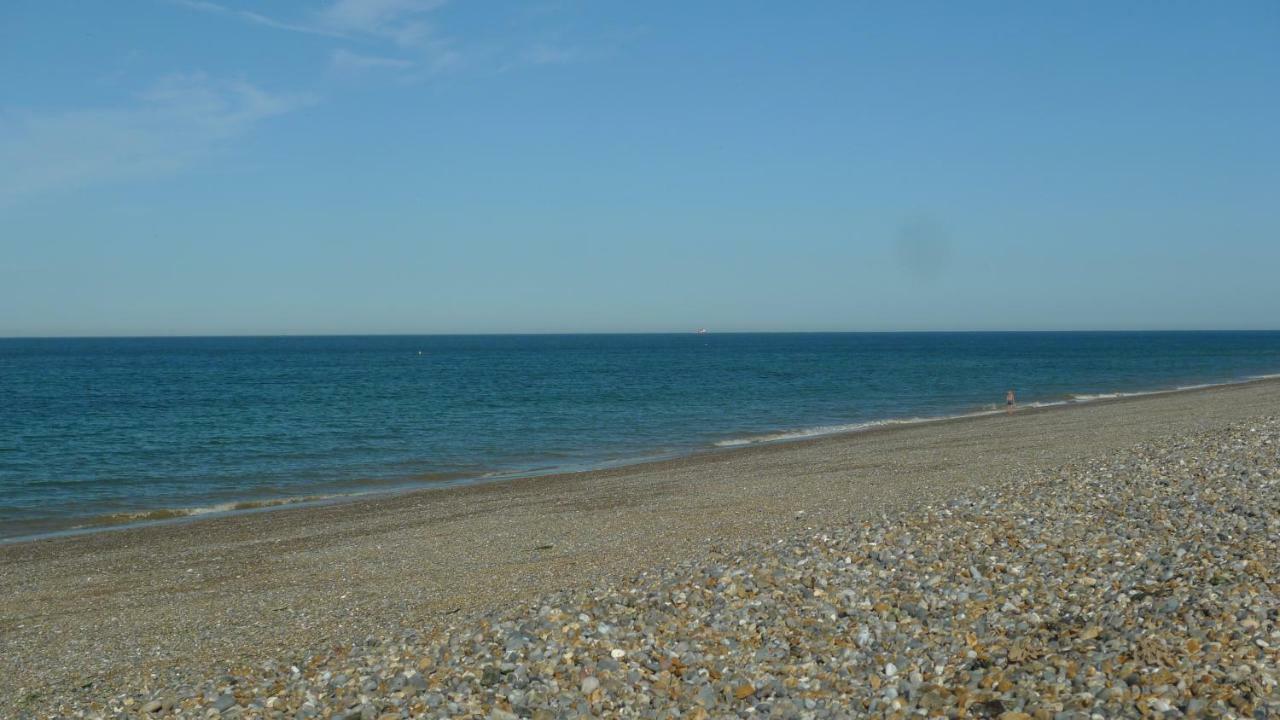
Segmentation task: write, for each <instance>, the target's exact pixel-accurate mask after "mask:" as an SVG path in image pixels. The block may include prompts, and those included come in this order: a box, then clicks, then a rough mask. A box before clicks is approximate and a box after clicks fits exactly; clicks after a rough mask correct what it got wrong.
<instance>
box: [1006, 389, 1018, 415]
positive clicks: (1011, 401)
mask: <svg viewBox="0 0 1280 720" xmlns="http://www.w3.org/2000/svg"><path fill="white" fill-rule="evenodd" d="M1017 402H1018V400H1017V398H1016V397H1014V394H1013V388H1009V391H1008V392H1006V393H1005V394H1004V411H1005V414H1007V415H1012V414H1013V406H1014V405H1016V404H1017Z"/></svg>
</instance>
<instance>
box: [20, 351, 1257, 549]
mask: <svg viewBox="0 0 1280 720" xmlns="http://www.w3.org/2000/svg"><path fill="white" fill-rule="evenodd" d="M1272 381H1280V373H1268V374H1263V375H1251V376H1246V377H1243V378H1239V379H1232V380H1224V381H1221V382H1211V383H1203V384H1195V385H1179V386H1176V387H1172V388H1157V389H1153V390H1133V391H1116V392H1111V393H1094V394H1080V395H1077V394H1070V395H1069V396H1068V397H1067V399H1064V400H1041V401H1033V402H1029V403H1026V404H1025V405H1019V406H1018V409H1017V411H1016V413H1015V414H1016V415H1025V414H1027V413H1030V412H1040V411H1045V410H1053V409H1060V408H1070V407H1076V406H1081V405H1086V404H1094V403H1108V402H1116V401H1125V400H1132V399H1136V398H1144V397H1152V396H1161V395H1169V394H1175V393H1188V392H1196V391H1202V390H1212V389H1216V388H1225V387H1233V386H1241V385H1250V384H1254V383H1265V382H1272ZM1004 413H1005V410H1004V409H1003V408H1000V407H993V408H991V409H985V410H972V411H968V412H959V413H955V414H949V415H938V416H923V417H915V416H913V417H891V418H882V419H876V420H868V421H862V422H854V423H842V424H838V425H827V426H809V427H799V428H793V429H785V430H775V431H770V432H765V433H760V434H756V435H746V436H742V437H735V438H726V439H724V440H719V441H716V442H714V443H712V444H711V445H710V446H690V447H688V448H684V449H681V450H677V451H673V452H670V453H665V454H657V455H642V456H638V457H635V458H622V459H617V460H610V461H597V462H585V463H582V464H580V465H578V466H573V465H570V466H560V467H553V468H547V469H545V470H512V471H509V472H502V471H497V472H492V473H486V474H484V475H480V476H476V477H459V478H456V479H451V480H447V481H443V482H441V481H425V482H424V481H421V480H417V479H414V478H406V479H405V480H404V481H388V482H386V483H380V484H386V485H389V487H386V488H384V489H370V490H354V491H351V492H335V493H332V494H326V495H309V496H292V497H275V498H266V499H262V500H253V499H241V500H236V499H231V500H226V501H223V502H220V503H217V504H214V505H209V506H192V507H157V508H154V509H151V510H146V509H140V510H136V511H124V512H118V513H108V514H104V515H95V516H88V517H85V518H82V519H80V520H78V521H77V522H79V523H80V524H77V525H72V526H70V527H59V528H56V529H50V530H47V531H39V532H34V533H27V534H22V535H14V536H10V537H0V547H3V546H5V545H12V544H20V543H27V542H39V541H43V540H52V539H59V538H67V537H78V536H84V535H94V534H97V533H103V532H118V531H122V530H132V529H137V528H145V527H152V526H163V525H172V524H181V523H191V522H201V521H205V520H214V519H218V518H224V517H234V516H238V515H249V514H259V513H264V512H277V511H283V510H295V509H296V510H303V509H307V508H314V507H321V506H328V505H335V504H345V503H351V502H362V501H367V500H377V499H381V498H394V497H398V496H402V495H409V494H413V493H418V492H432V491H440V490H450V489H454V488H460V487H473V486H479V485H495V484H496V485H500V484H502V483H508V482H515V481H524V480H533V479H538V478H550V477H558V476H562V475H582V474H585V473H595V472H602V471H608V470H614V469H623V468H633V467H638V466H643V465H649V464H652V463H661V462H666V461H672V460H682V459H686V458H694V457H699V456H702V455H707V454H713V453H723V452H735V451H740V450H746V449H750V448H759V447H767V446H772V445H781V444H791V443H797V442H804V441H808V440H819V439H824V438H835V437H848V436H856V435H859V434H862V433H868V432H875V431H878V430H882V429H886V428H898V427H908V426H919V425H926V426H927V425H934V424H938V423H945V422H953V421H964V420H974V419H981V418H984V417H991V416H996V415H1002V414H1004ZM117 518H118V519H117Z"/></svg>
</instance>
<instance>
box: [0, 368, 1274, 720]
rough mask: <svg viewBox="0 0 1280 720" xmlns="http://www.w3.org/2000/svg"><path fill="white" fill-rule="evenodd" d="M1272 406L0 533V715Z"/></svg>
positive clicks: (754, 451)
mask: <svg viewBox="0 0 1280 720" xmlns="http://www.w3.org/2000/svg"><path fill="white" fill-rule="evenodd" d="M1277 409H1280V382H1278V381H1275V380H1270V381H1260V382H1256V383H1251V384H1247V385H1239V386H1227V387H1219V388H1211V389H1204V390H1195V391H1188V392H1182V393H1175V394H1168V395H1155V396H1144V397H1136V398H1126V399H1120V400H1114V401H1103V402H1097V403H1090V404H1084V405H1074V406H1063V407H1057V408H1047V409H1043V410H1035V411H1025V412H1022V413H1019V414H1018V415H1015V416H1014V417H1011V418H1010V417H1005V416H993V417H982V418H972V419H962V420H953V421H945V422H939V423H932V424H923V425H910V426H898V427H888V428H883V429H878V430H873V431H867V432H862V433H856V434H852V435H846V436H833V437H827V438H818V439H813V440H806V441H800V442H793V443H787V444H780V445H771V446H761V447H748V448H742V449H735V450H728V451H723V452H716V453H709V454H705V455H699V456H695V457H691V458H685V459H680V460H670V461H663V462H656V463H649V464H644V465H636V466H631V467H626V468H618V469H613V470H606V471H597V472H590V473H578V474H569V475H560V476H550V477H540V478H531V479H526V480H515V481H508V482H502V483H494V484H489V485H481V486H473V487H463V488H453V489H445V490H433V491H422V492H414V493H408V494H403V495H397V496H389V497H381V498H376V499H369V500H360V501H353V502H348V503H342V504H337V505H331V506H322V507H306V508H289V509H281V510H276V511H272V512H266V513H258V514H251V515H241V516H233V517H223V518H209V519H197V520H193V521H190V522H184V523H179V524H171V525H157V526H149V527H140V528H133V529H125V530H118V531H112V532H103V533H97V534H93V535H85V536H76V537H66V538H55V539H48V540H41V541H34V542H26V543H18V544H13V545H6V546H0V577H2V578H3V580H4V582H3V583H0V647H2V648H3V652H2V653H0V709H4V708H6V707H8V708H10V709H16V708H22V709H24V710H31V711H37V709H38V708H41V707H48V706H49V705H51V704H54V703H57V702H60V701H62V700H66V699H75V698H79V699H88V698H94V697H100V696H105V695H107V694H110V693H111V692H112V691H113V690H114V689H115V688H120V687H134V688H142V687H146V686H151V685H158V684H164V685H167V686H173V685H179V684H181V683H182V682H183V681H184V679H194V678H197V677H202V676H207V675H210V674H216V673H218V672H219V671H220V670H221V669H224V668H227V667H230V666H233V665H243V664H251V663H254V662H257V661H261V660H266V659H286V660H287V659H289V658H292V657H296V656H299V655H301V654H303V653H305V652H306V651H307V650H308V649H315V648H320V647H324V646H326V645H330V644H337V643H346V642H350V641H353V640H359V639H360V638H362V637H364V636H365V635H368V634H373V633H386V632H388V631H389V629H391V628H396V627H412V628H415V629H418V630H420V631H423V632H428V633H429V632H430V631H431V630H432V628H433V627H434V626H436V625H438V624H440V623H441V622H442V620H443V619H444V618H448V619H449V620H450V621H455V622H456V621H457V620H458V619H459V618H460V617H466V616H467V615H468V614H471V613H478V612H484V611H486V610H491V609H494V608H501V607H505V606H508V605H510V604H512V603H514V602H518V601H520V600H522V599H526V598H530V597H534V596H537V595H538V594H541V593H545V592H547V591H549V590H558V589H563V588H569V587H579V586H585V585H590V584H595V583H598V582H608V581H612V580H618V579H621V578H625V577H626V576H628V575H630V574H633V573H636V572H639V571H642V570H646V569H650V568H654V567H658V566H662V565H666V564H670V563H673V562H676V561H678V560H683V559H688V558H690V557H697V556H698V555H699V554H700V553H705V552H707V551H708V550H709V549H712V548H717V547H718V548H731V547H733V546H734V545H736V544H739V543H742V542H749V541H753V540H760V539H766V538H771V537H781V536H786V535H790V534H793V533H795V532H798V531H801V530H803V529H804V528H805V527H810V526H812V527H822V526H825V525H828V524H833V523H841V522H845V523H847V521H848V520H849V519H850V518H851V517H853V518H870V517H877V516H879V515H880V514H882V513H895V512H902V511H910V510H911V509H912V508H913V507H919V506H921V505H924V504H927V503H929V502H932V501H935V500H938V499H942V498H945V497H947V496H948V494H949V493H953V492H957V491H959V490H970V489H972V488H974V487H975V486H980V485H983V484H985V483H988V482H1003V481H1007V480H1011V479H1016V478H1018V477H1020V476H1025V475H1027V474H1029V473H1031V472H1034V471H1035V470H1037V469H1042V468H1049V467H1055V466H1058V465H1061V464H1064V463H1069V462H1073V461H1078V460H1081V459H1083V458H1086V457H1090V456H1095V455H1097V454H1099V453H1103V452H1106V451H1109V450H1114V449H1117V448H1123V447H1127V446H1129V445H1132V444H1134V443H1137V442H1140V441H1144V440H1148V439H1151V438H1154V437H1160V436H1166V435H1172V434H1178V433H1184V432H1195V431H1201V430H1206V429H1212V428H1216V427H1221V426H1223V425H1225V424H1228V423H1230V422H1232V421H1235V420H1241V419H1245V418H1249V417H1254V416H1258V415H1266V414H1275V413H1276V411H1277ZM0 714H5V715H8V714H12V713H9V712H0Z"/></svg>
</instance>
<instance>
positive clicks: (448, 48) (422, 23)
mask: <svg viewBox="0 0 1280 720" xmlns="http://www.w3.org/2000/svg"><path fill="white" fill-rule="evenodd" d="M168 1H169V2H171V3H173V4H175V5H179V6H181V7H184V8H188V9H191V10H194V11H197V12H202V13H207V14H210V15H220V16H223V17H227V18H232V19H236V20H239V21H241V22H245V23H249V24H252V25H259V26H262V27H268V28H273V29H276V30H285V31H289V32H297V33H304V34H308V35H317V36H322V37H330V38H338V39H346V40H360V39H364V40H366V41H368V40H373V41H381V42H384V43H391V44H394V45H395V46H397V47H398V48H400V49H402V50H406V51H412V52H413V53H414V54H416V55H417V56H418V58H417V59H416V61H415V60H407V59H403V58H390V57H377V56H373V55H366V54H360V53H355V52H352V51H349V50H343V51H336V52H335V53H334V54H333V55H331V56H330V64H331V66H333V67H334V68H337V69H342V70H353V69H359V70H369V69H374V68H383V69H401V70H403V69H408V68H409V67H413V66H416V65H420V66H421V67H423V68H425V69H426V70H428V71H430V72H439V71H442V70H445V69H448V68H451V67H454V66H456V65H458V64H459V63H460V60H461V54H460V53H459V52H458V50H457V49H456V48H455V47H454V43H453V42H452V41H451V40H450V39H449V38H447V37H445V36H443V35H441V34H440V33H439V31H438V30H437V29H436V27H435V25H433V24H432V23H431V22H430V21H429V20H428V19H427V18H428V15H429V14H430V13H432V12H433V11H435V10H437V9H439V8H440V7H441V6H442V5H444V4H445V1H446V0H335V1H334V2H331V3H329V4H327V5H325V6H324V7H322V8H320V9H319V10H317V11H315V12H312V13H310V14H308V15H306V16H304V17H302V18H298V19H295V20H281V19H278V18H275V17H271V16H267V15H263V14H261V13H258V12H253V11H250V10H243V9H240V8H236V7H232V6H229V5H224V4H221V3H216V2H211V0H168ZM339 53H345V54H339Z"/></svg>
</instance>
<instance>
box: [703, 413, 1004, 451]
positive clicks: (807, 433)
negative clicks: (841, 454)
mask: <svg viewBox="0 0 1280 720" xmlns="http://www.w3.org/2000/svg"><path fill="white" fill-rule="evenodd" d="M1000 412H1001V411H1000V410H981V411H978V412H972V413H962V414H960V415H942V416H938V417H912V418H893V419H890V420H871V421H868V422H860V423H848V424H845V425H818V426H816V427H809V428H800V429H799V430H787V431H784V432H776V433H766V434H764V435H749V436H747V437H739V438H729V439H728V440H720V441H719V442H716V443H715V446H716V447H741V446H743V445H756V444H759V443H772V442H785V441H787V440H804V439H805V438H814V437H823V436H825V435H842V434H844V433H854V432H861V431H864V430H872V429H875V428H880V427H888V426H891V425H920V424H922V423H931V422H941V421H943V420H954V419H957V418H967V417H982V416H983V415H995V414H998V413H1000Z"/></svg>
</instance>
